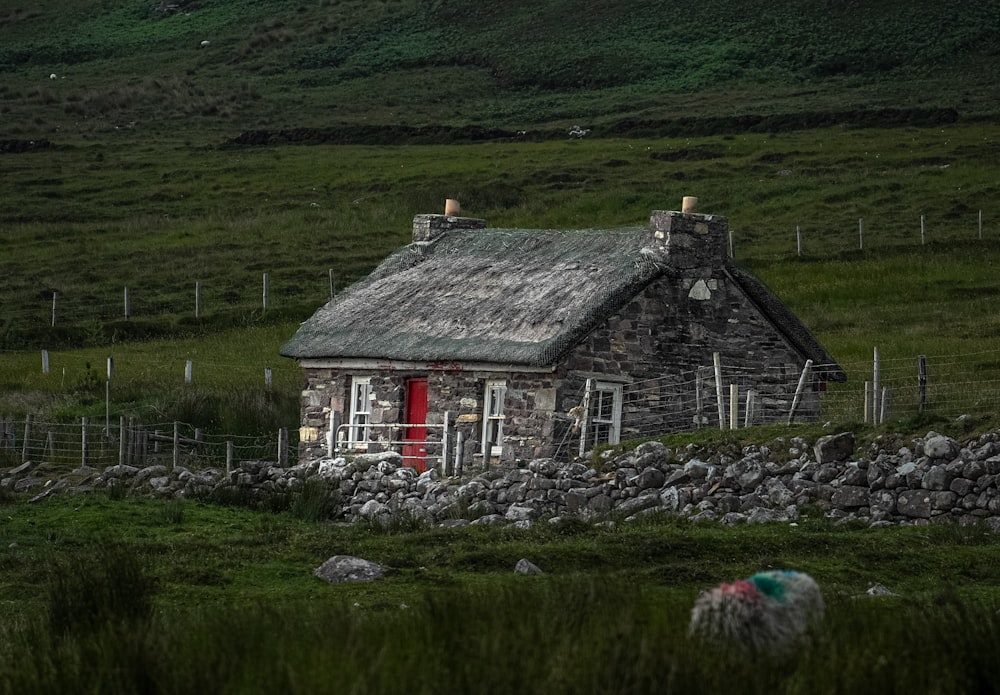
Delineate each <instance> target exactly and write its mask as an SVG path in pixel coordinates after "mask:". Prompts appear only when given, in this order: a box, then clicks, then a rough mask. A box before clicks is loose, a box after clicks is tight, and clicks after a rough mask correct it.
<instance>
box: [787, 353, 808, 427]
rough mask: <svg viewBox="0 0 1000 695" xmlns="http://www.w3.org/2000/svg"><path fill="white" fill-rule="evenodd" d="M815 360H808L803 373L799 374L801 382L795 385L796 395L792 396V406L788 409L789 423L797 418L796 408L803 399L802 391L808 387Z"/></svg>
mask: <svg viewBox="0 0 1000 695" xmlns="http://www.w3.org/2000/svg"><path fill="white" fill-rule="evenodd" d="M812 366H813V361H812V360H806V364H805V366H804V367H803V368H802V374H801V375H800V376H799V384H798V386H796V387H795V396H794V397H793V398H792V407H791V409H790V410H789V411H788V424H789V425H790V424H792V421H793V420H794V419H795V410H796V409H797V408H798V407H799V401H800V400H802V393H803V392H804V391H805V389H806V383H807V382H808V381H809V373H810V372H811V371H812Z"/></svg>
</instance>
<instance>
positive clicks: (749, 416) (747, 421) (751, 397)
mask: <svg viewBox="0 0 1000 695" xmlns="http://www.w3.org/2000/svg"><path fill="white" fill-rule="evenodd" d="M756 400H757V392H756V391H754V390H753V389H747V404H746V412H745V413H744V414H743V427H752V426H753V410H754V407H755V406H756V403H755V401H756Z"/></svg>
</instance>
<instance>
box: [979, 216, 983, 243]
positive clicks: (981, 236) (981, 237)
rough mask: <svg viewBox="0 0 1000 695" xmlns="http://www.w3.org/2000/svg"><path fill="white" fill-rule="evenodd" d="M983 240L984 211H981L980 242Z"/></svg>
mask: <svg viewBox="0 0 1000 695" xmlns="http://www.w3.org/2000/svg"><path fill="white" fill-rule="evenodd" d="M982 239H983V211H982V210H980V211H979V240H980V241H982Z"/></svg>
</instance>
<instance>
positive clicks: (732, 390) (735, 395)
mask: <svg viewBox="0 0 1000 695" xmlns="http://www.w3.org/2000/svg"><path fill="white" fill-rule="evenodd" d="M739 389H740V387H739V386H738V385H737V384H736V382H733V383H731V384H729V429H731V430H735V429H738V428H739V426H740V414H739V413H740V403H739V400H738V399H739Z"/></svg>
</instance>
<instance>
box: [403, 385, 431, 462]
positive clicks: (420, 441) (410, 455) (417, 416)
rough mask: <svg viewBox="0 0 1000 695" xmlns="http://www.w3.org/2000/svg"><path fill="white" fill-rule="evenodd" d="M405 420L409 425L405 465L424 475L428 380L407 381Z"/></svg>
mask: <svg viewBox="0 0 1000 695" xmlns="http://www.w3.org/2000/svg"><path fill="white" fill-rule="evenodd" d="M405 411H406V412H405V416H404V420H405V422H406V424H407V425H417V426H415V427H413V426H411V427H406V428H404V429H405V431H404V432H403V465H404V466H409V467H411V468H416V469H417V471H418V472H420V473H423V472H424V471H425V470H427V428H426V427H419V425H425V424H427V379H407V380H406V403H405Z"/></svg>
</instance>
